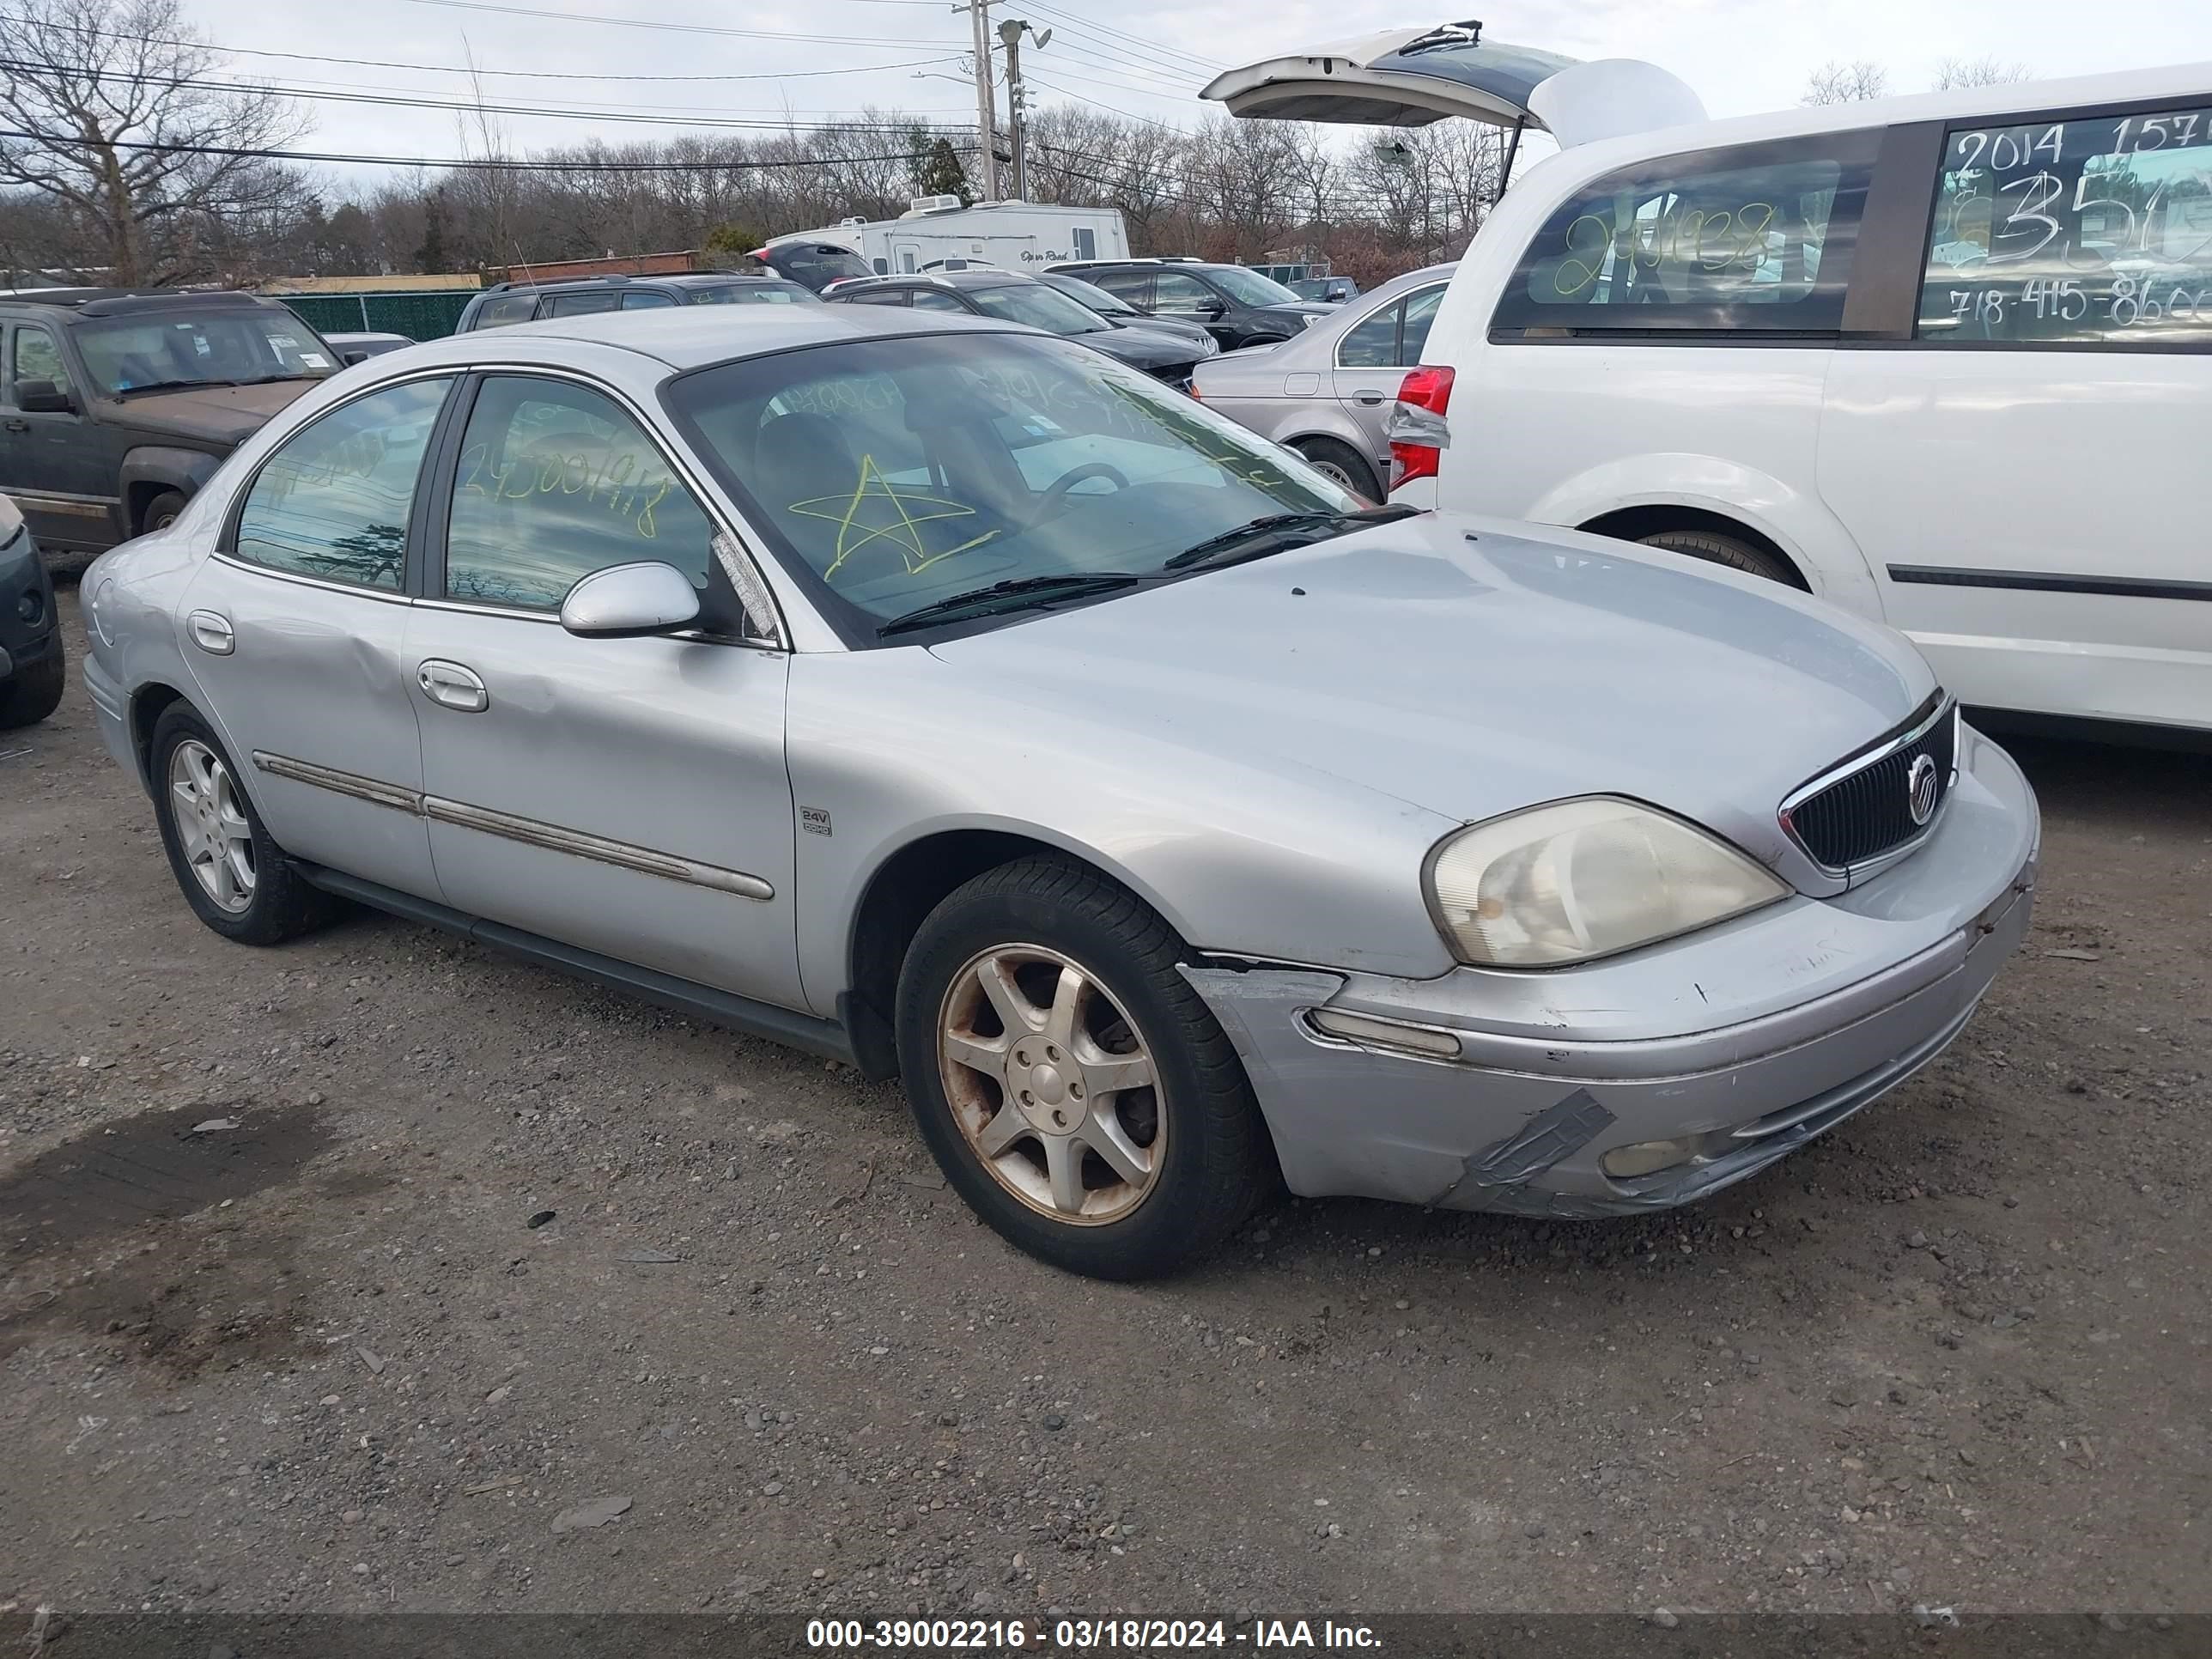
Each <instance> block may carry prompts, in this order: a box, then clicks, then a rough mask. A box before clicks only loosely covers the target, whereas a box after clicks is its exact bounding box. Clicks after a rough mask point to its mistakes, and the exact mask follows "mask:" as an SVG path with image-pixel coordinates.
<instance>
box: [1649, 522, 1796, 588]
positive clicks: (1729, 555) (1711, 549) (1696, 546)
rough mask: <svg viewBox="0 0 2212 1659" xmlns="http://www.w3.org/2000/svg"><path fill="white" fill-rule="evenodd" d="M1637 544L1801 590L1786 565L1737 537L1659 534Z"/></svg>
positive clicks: (1704, 533) (1705, 533)
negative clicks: (1720, 565)
mask: <svg viewBox="0 0 2212 1659" xmlns="http://www.w3.org/2000/svg"><path fill="white" fill-rule="evenodd" d="M1638 545H1640V546H1644V547H1657V548H1663V549H1665V550H1667V551H1668V552H1669V553H1685V554H1687V555H1688V556H1690V557H1691V558H1693V559H1703V560H1704V561H1705V562H1706V563H1708V564H1723V565H1726V566H1727V567H1728V568H1729V569H1731V570H1741V572H1743V574H1745V575H1747V576H1763V577H1765V579H1766V580H1768V581H1771V582H1780V583H1781V584H1782V585H1783V586H1785V587H1802V586H1803V584H1802V582H1800V581H1799V580H1797V574H1796V572H1795V571H1793V570H1792V569H1790V567H1789V566H1788V565H1786V564H1784V562H1782V561H1781V560H1779V559H1778V558H1776V557H1775V556H1774V555H1772V554H1771V553H1769V552H1768V551H1767V550H1765V548H1762V547H1754V546H1753V545H1752V544H1750V543H1749V542H1747V541H1745V540H1743V539H1741V538H1740V537H1735V536H1722V535H1717V534H1716V533H1715V532H1712V531H1710V530H1662V531H1661V532H1658V534H1656V535H1655V536H1643V537H1639V538H1638Z"/></svg>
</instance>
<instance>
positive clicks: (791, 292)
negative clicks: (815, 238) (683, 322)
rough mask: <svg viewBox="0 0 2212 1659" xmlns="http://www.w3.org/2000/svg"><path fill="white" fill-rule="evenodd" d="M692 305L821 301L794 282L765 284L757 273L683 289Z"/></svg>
mask: <svg viewBox="0 0 2212 1659" xmlns="http://www.w3.org/2000/svg"><path fill="white" fill-rule="evenodd" d="M684 298H685V299H687V300H689V301H690V302H691V303H692V304H693V305H695V306H787V305H799V304H805V303H810V302H811V303H813V304H817V305H818V304H820V303H821V301H818V300H817V299H816V298H815V295H813V293H812V292H811V290H809V289H803V288H801V287H799V284H798V283H764V282H763V281H761V279H760V278H759V277H757V276H752V277H748V278H747V279H745V280H744V282H739V283H717V284H716V285H715V286H714V287H712V288H693V289H685V290H684Z"/></svg>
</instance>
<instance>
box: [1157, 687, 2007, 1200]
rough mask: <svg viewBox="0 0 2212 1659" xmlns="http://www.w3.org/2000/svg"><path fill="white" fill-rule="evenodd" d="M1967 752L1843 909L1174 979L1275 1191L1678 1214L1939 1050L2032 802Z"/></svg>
mask: <svg viewBox="0 0 2212 1659" xmlns="http://www.w3.org/2000/svg"><path fill="white" fill-rule="evenodd" d="M1962 741H1963V745H1964V752H1963V753H1962V754H1961V756H1960V777H1959V781H1958V783H1957V785H1956V786H1955V787H1954V790H1953V792H1952V794H1951V798H1950V800H1949V803H1948V805H1947V806H1946V808H1945V810H1944V814H1943V817H1942V820H1941V822H1940V823H1939V825H1938V827H1937V829H1936V833H1935V834H1934V835H1932V836H1930V837H1929V839H1928V841H1927V842H1924V843H1923V845H1922V847H1921V848H1919V850H1917V852H1915V853H1914V854H1912V855H1911V857H1910V858H1908V859H1905V860H1903V861H1902V862H1901V863H1899V864H1897V865H1894V866H1891V867H1890V868H1888V869H1887V870H1885V871H1883V872H1881V874H1879V875H1878V876H1875V878H1872V879H1870V880H1869V881H1867V882H1866V883H1864V884H1863V885H1860V886H1857V887H1855V888H1853V889H1852V890H1850V892H1847V893H1845V894H1844V895H1843V896H1841V897H1838V898H1835V899H1829V900H1816V899H1806V898H1798V899H1793V900H1790V901H1786V902H1784V903H1781V904H1778V905H1774V906H1771V907H1770V908H1767V909H1766V910H1764V911H1759V912H1756V913H1754V914H1753V915H1748V916H1745V917H1742V918H1740V919H1739V920H1738V921H1735V922H1731V923H1728V924H1726V925H1724V926H1723V927H1715V928H1710V929H1707V930H1705V932H1703V933H1697V934H1692V935H1691V936H1689V937H1687V938H1685V939H1678V940H1675V941H1673V942H1671V943H1669V944H1667V945H1657V946H1654V947H1652V948H1650V949H1649V950H1645V951H1638V952H1635V953H1632V955H1630V956H1627V957H1618V958H1614V959H1612V960H1609V961H1605V962H1600V963H1592V964H1590V965H1589V966H1588V967H1584V968H1578V969H1563V970H1558V971H1554V972H1549V973H1541V974H1531V973H1520V974H1515V973H1508V972H1502V971H1499V970H1495V969H1472V968H1462V969H1455V970H1454V971H1453V972H1451V973H1448V974H1445V975H1442V976H1441V977H1439V978H1437V979H1431V980H1395V979H1388V978H1384V977H1382V976H1379V975H1364V974H1358V973H1344V972H1338V971H1334V970H1325V969H1273V968H1261V967H1251V968H1233V967H1212V966H1209V967H1191V968H1186V969H1184V972H1185V974H1186V975H1187V976H1188V978H1189V980H1190V981H1191V982H1192V984H1193V985H1194V986H1195V987H1197V989H1198V991H1199V992H1200V994H1201V995H1202V996H1204V997H1205V999H1206V1002H1207V1005H1208V1006H1210V1007H1211V1008H1212V1010H1213V1012H1214V1014H1215V1016H1216V1018H1218V1019H1219V1020H1220V1021H1221V1024H1222V1026H1223V1028H1224V1029H1225V1030H1226V1031H1227V1032H1228V1034H1229V1036H1230V1038H1231V1041H1232V1042H1234V1043H1235V1044H1236V1045H1237V1051H1238V1053H1239V1054H1241V1055H1242V1056H1243V1061H1244V1065H1245V1069H1246V1071H1247V1073H1249V1076H1250V1078H1251V1081H1252V1085H1253V1088H1254V1090H1255V1093H1256V1094H1257V1096H1258V1097H1259V1102H1260V1106H1261V1110H1262V1112H1263V1113H1264V1114H1265V1115H1266V1116H1267V1126H1268V1128H1269V1130H1270V1132H1271V1133H1273V1139H1274V1142H1275V1149H1276V1152H1277V1155H1278V1156H1279V1158H1280V1160H1281V1163H1282V1167H1283V1174H1284V1176H1285V1180H1286V1181H1287V1182H1289V1184H1290V1187H1291V1190H1292V1191H1293V1192H1297V1193H1302V1194H1309V1195H1315V1196H1318V1195H1321V1194H1356V1195H1359V1196H1364V1197H1370V1198H1386V1199H1393V1200H1400V1201H1403V1202H1407V1203H1416V1204H1425V1205H1432V1206H1443V1207H1447V1208H1452V1209H1468V1210H1502V1211H1509V1212H1515V1213H1519V1214H1528V1215H1542V1216H1554V1217H1589V1216H1606V1215H1623V1214H1633V1213H1636V1212H1640V1211H1644V1210H1653V1209H1663V1208H1666V1207H1668V1206H1672V1205H1675V1204H1681V1203H1686V1202H1687V1201H1689V1200H1692V1199H1695V1198H1700V1197H1703V1196H1704V1195H1705V1194H1708V1193H1712V1192H1717V1191H1718V1190H1719V1189H1720V1188H1723V1187H1726V1186H1729V1185H1731V1184H1733V1183H1734V1182H1738V1181H1741V1180H1742V1179H1744V1178H1745V1177H1746V1176H1749V1175H1752V1174H1753V1173H1754V1172H1756V1171H1757V1170H1761V1169H1764V1168H1765V1166H1766V1165H1767V1164H1771V1163H1772V1162H1774V1160H1775V1159H1777V1158H1781V1157H1783V1156H1784V1154H1785V1153H1787V1152H1791V1151H1792V1150H1794V1149H1795V1148H1796V1147H1798V1146H1802V1145H1803V1144H1804V1143H1805V1142H1806V1141H1808V1140H1809V1139H1812V1138H1813V1137H1814V1136H1815V1135H1817V1134H1820V1133H1823V1132H1824V1131H1826V1130H1827V1129H1830V1128H1832V1127H1834V1126H1835V1125H1836V1124H1838V1123H1839V1122H1841V1121H1843V1120H1844V1118H1846V1117H1849V1116H1850V1115H1851V1114H1852V1113H1854V1112H1856V1111H1857V1110H1858V1109H1860V1108H1861V1107H1863V1106H1865V1105H1867V1104H1868V1103H1870V1102H1872V1101H1874V1100H1875V1099H1877V1098H1878V1097H1881V1095H1883V1094H1885V1093H1887V1091H1889V1090H1891V1089H1892V1088H1894V1087H1895V1086H1896V1085H1898V1084H1899V1083H1901V1082H1903V1081H1904V1080H1905V1079H1906V1078H1908V1077H1910V1076H1911V1075H1912V1073H1914V1072H1916V1071H1917V1070H1919V1069H1920V1067H1922V1066H1925V1065H1927V1064H1928V1063H1929V1061H1930V1060H1934V1059H1935V1058H1936V1055H1938V1054H1941V1053H1942V1051H1943V1049H1944V1048H1945V1047H1946V1046H1947V1045H1948V1043H1949V1042H1950V1041H1951V1040H1952V1038H1954V1037H1955V1036H1957V1035H1958V1034H1959V1032H1960V1030H1962V1029H1964V1027H1965V1025H1966V1021H1967V1019H1968V1018H1970V1017H1971V1016H1972V1013H1973V1011H1974V1008H1975V1006H1977V1005H1978V1003H1979V1002H1980V1000H1981V998H1982V994H1983V993H1984V991H1986V990H1987V989H1988V988H1989V985H1990V981H1991V980H1992V979H1993V978H1994V977H1995V976H1996V971H1997V969H1998V967H1999V966H2000V965H2001V964H2002V963H2003V962H2004V960H2005V959H2006V958H2007V957H2009V956H2010V955H2011V954H2012V952H2013V951H2014V950H2015V948H2016V947H2017V946H2018V945H2019V944H2020V941H2021V938H2022V937H2023V936H2024V935H2025V934H2026V933H2027V925H2028V918H2029V913H2030V910H2031V908H2032V904H2033V886H2034V879H2035V869H2036V854H2037V847H2038V829H2039V826H2038V819H2037V814H2036V807H2035V799H2034V796H2033V793H2031V792H2030V790H2029V789H2028V787H2027V781H2026V780H2025V779H2024V778H2022V777H2021V775H2020V772H2019V769H2017V768H2016V767H2015V766H2014V764H2013V763H2012V760H2011V758H2010V757H2008V756H2007V755H2006V754H2005V753H2004V752H2003V751H2002V750H2000V749H1999V748H1998V747H1997V746H1996V744H1992V743H1990V741H1989V740H1988V739H1987V738H1984V737H1982V736H1981V735H1980V734H1979V733H1978V732H1972V731H1971V729H1969V730H1967V731H1966V732H1965V733H1964V735H1963V739H1962ZM1317 1010H1318V1011H1325V1012H1326V1015H1328V1016H1335V1017H1338V1018H1335V1019H1334V1022H1333V1023H1334V1024H1336V1025H1337V1027H1338V1030H1335V1031H1328V1030H1322V1029H1321V1028H1320V1027H1319V1026H1317V1025H1316V1024H1315V1023H1314V1015H1315V1012H1316V1011H1317ZM1347 1015H1348V1016H1352V1017H1354V1018H1352V1020H1350V1021H1346V1020H1345V1019H1344V1018H1341V1017H1342V1016H1347ZM1347 1029H1349V1030H1352V1031H1353V1032H1355V1033H1356V1035H1352V1036H1346V1035H1343V1034H1342V1033H1343V1032H1344V1031H1345V1030H1347ZM1415 1049H1418V1050H1424V1051H1425V1052H1409V1050H1415ZM1666 1140H1679V1141H1681V1142H1683V1143H1685V1145H1684V1146H1683V1147H1682V1148H1681V1149H1680V1159H1679V1161H1676V1162H1673V1163H1670V1164H1667V1166H1666V1167H1662V1168H1657V1169H1653V1170H1650V1172H1649V1173H1645V1174H1639V1175H1632V1176H1616V1175H1609V1174H1607V1169H1606V1164H1605V1160H1606V1158H1607V1154H1608V1153H1613V1152H1622V1150H1623V1149H1626V1148H1631V1147H1642V1146H1644V1145H1645V1144H1646V1143H1651V1142H1658V1141H1666ZM1661 1156H1662V1157H1664V1156H1666V1154H1664V1153H1662V1154H1661ZM1614 1167H1615V1168H1616V1169H1619V1168H1621V1167H1623V1165H1622V1163H1621V1160H1620V1158H1616V1160H1615V1164H1614Z"/></svg>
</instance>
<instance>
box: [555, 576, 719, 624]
mask: <svg viewBox="0 0 2212 1659" xmlns="http://www.w3.org/2000/svg"><path fill="white" fill-rule="evenodd" d="M698 617H699V590H698V589H697V588H696V587H694V586H691V579H690V577H688V576H686V575H685V574H684V573H683V572H682V571H680V570H678V568H676V567H675V566H674V565H672V564H662V563H659V562H657V561H654V562H645V563H640V564H614V565H609V566H608V567H607V568H605V570H594V571H593V572H592V574H590V575H588V576H586V577H585V578H584V579H583V580H581V581H580V582H578V583H577V584H576V585H575V586H574V587H572V588H570V589H569V590H568V598H567V599H563V600H562V601H561V626H562V627H563V628H565V629H568V631H569V632H570V633H571V634H574V635H580V636H581V637H583V638H585V639H593V640H628V639H635V638H636V637H638V636H639V635H643V634H665V633H667V632H668V631H669V630H670V629H676V628H682V627H683V626H684V624H685V623H691V622H696V620H698Z"/></svg>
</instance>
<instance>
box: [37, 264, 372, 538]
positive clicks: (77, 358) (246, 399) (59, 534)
mask: <svg viewBox="0 0 2212 1659" xmlns="http://www.w3.org/2000/svg"><path fill="white" fill-rule="evenodd" d="M0 334H4V339H0V494H4V495H8V496H9V497H10V498H12V499H13V500H14V501H15V505H16V506H17V507H19V508H21V511H22V514H23V517H24V520H26V521H27V523H28V524H29V526H30V527H31V533H32V534H33V536H34V537H36V538H37V539H38V543H39V545H40V547H42V548H44V549H46V551H48V552H49V553H77V552H93V553H96V552H98V551H100V550H101V549H103V548H107V547H112V546H113V545H114V544H116V543H118V542H121V541H128V540H129V539H130V538H131V537H133V536H137V535H141V534H143V533H144V532H147V531H149V530H159V529H161V527H162V526H165V525H167V523H168V522H169V521H170V520H173V519H174V518H175V517H176V516H177V514H178V513H181V512H183V511H184V507H185V502H186V501H189V500H190V499H191V496H192V495H193V493H194V492H195V491H197V489H199V487H200V486H201V485H202V484H203V483H206V482H207V478H208V475H209V474H210V473H212V472H213V471H215V470H216V466H217V465H219V464H220V463H221V462H222V459H223V457H224V456H226V455H228V454H229V453H230V452H231V451H232V450H234V449H235V448H236V447H238V446H239V445H240V443H241V442H243V441H245V440H246V438H247V437H248V436H249V435H252V433H253V432H254V431H255V430H256V429H257V428H258V427H259V426H260V425H261V423H262V422H264V421H266V420H267V419H268V418H269V417H270V416H272V415H274V414H275V413H276V411H277V410H280V409H282V408H283V407H284V406H285V405H286V404H289V403H290V402H291V401H292V400H293V399H294V398H297V397H298V396H299V395H300V394H301V392H305V391H306V390H307V388H308V387H309V386H313V384H314V383H315V382H316V381H318V380H324V379H326V378H327V377H328V376H330V375H332V374H336V373H337V371H338V370H339V369H340V368H342V367H343V361H342V357H341V354H340V353H339V352H338V351H337V349H334V348H333V347H331V345H330V344H329V343H326V342H325V340H324V339H323V337H321V336H320V335H319V334H317V333H316V332H315V331H314V330H313V329H312V328H309V327H308V326H307V324H305V323H303V322H301V320H300V319H299V317H298V315H297V314H296V313H293V312H292V311H290V310H289V309H287V308H286V307H283V306H281V305H279V304H277V303H276V301H274V300H264V299H260V298H258V297H257V296H255V295H251V294H184V293H153V294H131V293H122V292H117V291H113V290H108V289H43V290H33V291H31V292H29V293H25V294H16V295H6V296H0Z"/></svg>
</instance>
